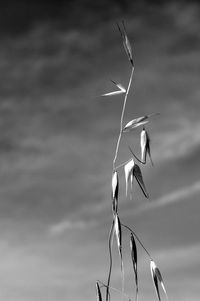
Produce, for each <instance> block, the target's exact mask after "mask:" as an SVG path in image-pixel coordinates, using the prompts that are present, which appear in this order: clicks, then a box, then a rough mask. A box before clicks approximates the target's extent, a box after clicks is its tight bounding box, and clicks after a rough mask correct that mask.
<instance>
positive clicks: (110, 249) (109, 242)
mask: <svg viewBox="0 0 200 301" xmlns="http://www.w3.org/2000/svg"><path fill="white" fill-rule="evenodd" d="M113 227H114V219H113V221H112V225H111V228H110V233H109V240H108V249H109V257H110V266H109V272H108V280H107V285H106V301H108V296H109V287H110V278H111V272H112V233H113Z"/></svg>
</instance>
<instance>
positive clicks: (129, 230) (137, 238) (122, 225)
mask: <svg viewBox="0 0 200 301" xmlns="http://www.w3.org/2000/svg"><path fill="white" fill-rule="evenodd" d="M121 225H122V226H123V227H124V228H126V229H128V230H129V231H130V232H131V233H132V234H133V235H134V236H135V238H136V239H137V241H138V242H139V244H140V245H141V247H142V248H143V249H144V251H145V252H146V253H147V255H148V257H149V258H150V260H153V259H152V257H151V255H150V253H149V252H148V251H147V249H146V248H145V246H144V245H143V243H142V242H141V240H140V239H139V237H138V236H137V234H136V233H135V232H134V231H133V230H132V229H131V228H130V227H128V226H126V225H124V224H122V223H121Z"/></svg>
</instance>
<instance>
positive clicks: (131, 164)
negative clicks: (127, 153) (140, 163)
mask: <svg viewBox="0 0 200 301" xmlns="http://www.w3.org/2000/svg"><path fill="white" fill-rule="evenodd" d="M134 166H135V162H134V160H133V159H131V160H130V161H129V162H128V163H127V164H126V165H124V172H125V181H126V196H127V193H128V182H129V180H130V179H131V181H133V177H132V174H133V168H134Z"/></svg>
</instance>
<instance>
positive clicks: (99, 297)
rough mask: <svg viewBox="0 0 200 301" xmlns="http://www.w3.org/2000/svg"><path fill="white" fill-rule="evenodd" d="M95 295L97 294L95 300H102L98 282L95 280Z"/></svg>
mask: <svg viewBox="0 0 200 301" xmlns="http://www.w3.org/2000/svg"><path fill="white" fill-rule="evenodd" d="M96 295H97V301H102V300H103V299H102V295H101V290H100V287H99V283H98V282H96Z"/></svg>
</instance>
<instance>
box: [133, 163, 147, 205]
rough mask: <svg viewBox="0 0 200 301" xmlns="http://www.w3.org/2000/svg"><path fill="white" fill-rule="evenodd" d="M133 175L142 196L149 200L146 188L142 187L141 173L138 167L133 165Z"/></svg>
mask: <svg viewBox="0 0 200 301" xmlns="http://www.w3.org/2000/svg"><path fill="white" fill-rule="evenodd" d="M133 175H134V176H135V178H136V180H137V182H138V184H139V186H140V188H141V190H142V192H143V194H144V196H145V197H146V198H147V199H148V198H149V194H148V192H147V190H146V187H145V185H144V181H143V177H142V172H141V170H140V167H139V166H138V165H137V164H135V166H134V168H133Z"/></svg>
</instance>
